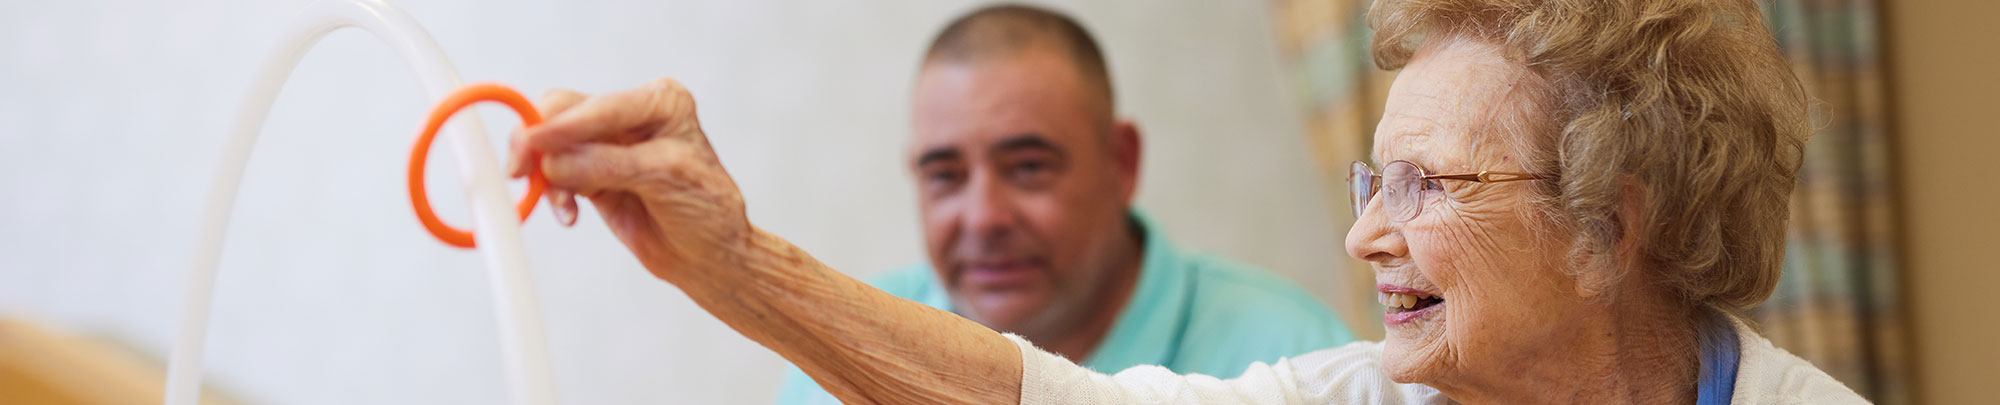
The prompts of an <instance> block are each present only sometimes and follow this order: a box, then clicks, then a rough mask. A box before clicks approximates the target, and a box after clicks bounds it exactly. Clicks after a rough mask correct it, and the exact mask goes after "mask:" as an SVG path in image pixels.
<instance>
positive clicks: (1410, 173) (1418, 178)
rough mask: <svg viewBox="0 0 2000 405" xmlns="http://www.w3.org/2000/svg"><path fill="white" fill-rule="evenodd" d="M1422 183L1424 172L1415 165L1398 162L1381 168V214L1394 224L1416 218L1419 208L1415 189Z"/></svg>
mask: <svg viewBox="0 0 2000 405" xmlns="http://www.w3.org/2000/svg"><path fill="white" fill-rule="evenodd" d="M1423 181H1424V170H1423V169H1419V168H1417V165H1416V164H1415V163H1410V162H1407V161H1401V160H1398V161H1394V162H1389V165H1387V166H1382V195H1381V197H1380V198H1382V199H1383V200H1382V209H1383V211H1382V213H1383V214H1387V215H1389V220H1391V221H1395V222H1402V221H1408V220H1410V219H1411V218H1416V217H1417V211H1418V210H1419V209H1420V208H1421V205H1418V204H1417V191H1418V190H1417V187H1418V186H1420V185H1422V183H1423Z"/></svg>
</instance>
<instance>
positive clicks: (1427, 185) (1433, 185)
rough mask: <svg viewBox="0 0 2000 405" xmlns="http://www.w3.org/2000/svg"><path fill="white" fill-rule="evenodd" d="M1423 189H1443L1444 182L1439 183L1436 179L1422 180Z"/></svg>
mask: <svg viewBox="0 0 2000 405" xmlns="http://www.w3.org/2000/svg"><path fill="white" fill-rule="evenodd" d="M1423 189H1424V190H1443V189H1444V184H1443V183H1439V182H1438V181H1437V180H1424V185H1423Z"/></svg>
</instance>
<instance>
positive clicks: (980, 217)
mask: <svg viewBox="0 0 2000 405" xmlns="http://www.w3.org/2000/svg"><path fill="white" fill-rule="evenodd" d="M998 180H999V179H996V178H994V176H983V175H976V176H974V178H973V179H972V184H970V186H971V190H968V191H970V192H971V194H972V195H970V196H969V197H972V198H970V199H968V201H966V203H967V204H966V207H965V217H964V221H965V223H964V225H965V227H966V228H967V230H969V231H972V232H973V233H975V234H978V235H979V236H982V237H988V238H991V237H997V236H1002V235H1005V234H1007V233H1008V232H1010V231H1011V230H1012V229H1013V228H1014V225H1015V221H1016V220H1017V219H1019V214H1020V212H1019V211H1018V210H1017V207H1016V206H1015V205H1014V199H1013V198H1014V195H1013V193H1012V192H1011V190H1008V189H1007V187H1006V184H1004V183H1003V182H1001V181H998Z"/></svg>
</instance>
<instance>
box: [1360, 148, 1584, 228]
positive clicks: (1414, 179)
mask: <svg viewBox="0 0 2000 405" xmlns="http://www.w3.org/2000/svg"><path fill="white" fill-rule="evenodd" d="M1545 178H1548V176H1543V175H1539V174H1533V173H1517V172H1496V171H1480V172H1478V173H1459V174H1431V173H1430V172H1428V171H1425V170H1424V168H1422V167H1418V166H1417V164H1416V163H1410V161H1407V160H1398V161H1394V162H1389V164H1387V165H1383V166H1382V174H1375V171H1374V170H1372V169H1370V168H1369V167H1368V164H1367V163H1361V162H1354V164H1353V165H1349V166H1348V169H1347V196H1348V197H1349V199H1350V200H1351V202H1352V203H1353V204H1354V217H1355V218H1360V217H1361V214H1363V213H1366V212H1367V211H1368V200H1371V199H1374V198H1375V194H1376V193H1377V192H1381V193H1382V198H1383V200H1382V208H1383V209H1385V210H1387V211H1384V212H1383V214H1386V215H1388V216H1389V221H1390V222H1394V223H1401V222H1406V221H1409V220H1411V219H1415V218H1416V217H1417V214H1418V213H1421V212H1423V209H1424V208H1423V204H1422V201H1418V200H1419V198H1418V194H1417V192H1419V191H1423V187H1424V186H1426V185H1431V180H1463V181H1476V182H1480V183H1505V182H1510V181H1525V180H1541V179H1545Z"/></svg>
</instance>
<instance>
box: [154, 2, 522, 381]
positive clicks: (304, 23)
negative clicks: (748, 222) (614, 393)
mask: <svg viewBox="0 0 2000 405" xmlns="http://www.w3.org/2000/svg"><path fill="white" fill-rule="evenodd" d="M292 27H296V28H294V30H293V31H291V32H289V33H287V34H286V36H284V37H282V40H283V42H281V43H280V44H279V46H278V48H277V49H276V50H275V51H274V52H272V53H271V55H270V57H268V58H267V59H265V60H264V65H263V68H262V70H260V71H258V73H257V81H256V82H255V84H252V85H251V87H250V93H249V97H247V98H246V99H245V100H244V103H243V105H242V107H241V108H242V109H241V110H240V112H239V113H238V114H237V119H236V124H235V126H234V127H232V128H231V129H230V133H231V135H230V138H229V144H228V146H227V148H228V149H227V150H225V151H224V152H223V156H222V167H221V170H219V171H217V173H216V177H215V183H214V184H215V188H214V189H213V190H212V191H211V194H209V198H208V208H207V211H206V213H205V214H204V217H205V219H204V222H203V224H204V225H203V228H202V234H201V239H200V242H199V243H200V245H199V246H198V247H197V248H196V251H195V260H194V266H193V268H192V269H190V270H189V272H188V287H187V295H186V296H185V297H184V298H183V299H184V300H185V301H183V303H182V307H181V322H180V331H179V333H178V335H176V336H175V340H174V347H173V352H172V354H171V355H170V357H169V360H168V366H167V390H166V398H165V402H166V404H168V405H193V404H195V403H197V401H199V400H200V399H201V374H202V349H203V346H204V345H205V343H206V341H207V339H206V337H207V335H208V315H209V307H210V306H211V301H212V300H213V298H214V288H215V273H216V265H217V262H218V261H219V260H220V259H221V256H222V243H223V240H224V236H225V233H226V232H227V231H228V228H229V218H230V212H231V210H232V209H233V208H234V205H235V202H236V192H237V190H238V189H239V188H240V186H241V183H242V180H243V169H244V166H246V165H247V164H248V163H249V161H250V149H251V147H252V146H254V145H255V144H256V141H257V133H258V131H259V130H260V129H261V128H262V127H263V125H264V118H265V116H266V115H267V114H268V113H269V112H270V111H271V103H272V102H273V100H275V99H277V96H278V89H279V88H281V87H283V86H284V83H285V80H286V79H287V78H289V77H290V76H291V73H292V68H294V67H296V66H298V63H299V59H300V58H302V57H304V56H305V54H306V51H308V50H310V49H311V47H312V46H313V45H314V44H317V43H319V40H320V38H324V37H326V34H328V33H331V32H333V31H335V30H339V29H341V28H347V27H359V28H361V29H363V30H366V31H368V32H369V33H371V34H374V35H375V37H376V38H378V39H381V40H382V42H385V43H387V44H388V45H389V46H390V47H393V48H395V51H396V54H397V55H399V56H402V58H403V62H405V63H407V64H409V66H410V68H411V69H412V70H414V71H415V72H416V74H417V78H418V79H419V81H420V82H422V83H423V85H424V90H425V91H426V92H427V93H428V94H429V96H430V97H431V99H432V100H438V99H442V98H444V96H445V95H446V94H449V93H450V92H451V91H452V90H455V89H457V88H458V87H459V85H460V82H459V78H458V70H457V69H455V68H453V67H452V65H451V62H450V61H449V60H446V59H445V56H444V51H442V50H440V49H439V48H438V45H437V41H435V40H432V39H431V36H430V34H428V33H426V32H424V29H423V27H421V26H418V25H417V22H416V20H415V19H412V18H410V16H409V15H408V14H404V13H403V11H402V10H399V9H397V8H395V7H393V6H390V5H389V4H388V3H385V2H383V1H381V0H326V1H320V2H316V3H314V4H312V5H311V6H309V7H308V8H307V10H306V12H305V13H304V14H303V15H301V16H300V17H299V19H298V21H297V23H295V24H293V25H292ZM460 114H464V115H468V116H469V119H463V120H461V122H460V123H459V124H457V125H455V126H454V127H453V129H454V131H452V132H450V133H448V134H446V137H447V138H449V139H450V140H451V143H452V146H453V147H454V149H455V151H456V152H457V155H458V156H457V157H458V159H457V161H458V172H459V176H460V177H461V178H462V180H463V181H464V183H465V184H467V190H466V194H467V197H468V198H467V199H468V200H470V201H471V202H472V213H473V221H474V223H475V224H476V225H475V226H474V228H473V230H472V232H473V236H474V238H475V239H477V240H478V241H479V254H480V256H482V257H483V258H484V259H485V262H486V269H487V272H488V279H489V280H490V281H491V282H490V287H491V288H492V289H493V307H494V311H495V315H497V316H498V318H499V321H500V347H501V349H502V350H503V351H504V352H505V357H504V361H505V364H506V376H507V383H508V387H509V394H510V396H511V397H512V398H513V400H514V402H515V403H523V404H547V403H554V402H555V388H554V385H555V384H554V382H553V381H552V377H551V375H550V371H549V355H548V349H547V347H548V345H547V337H546V336H545V335H544V334H543V329H542V319H541V310H540V307H539V306H537V304H536V301H535V293H534V286H533V285H532V279H530V278H529V275H528V260H527V259H528V258H527V255H526V254H524V253H523V251H522V249H521V233H520V228H519V227H518V225H516V224H517V223H518V221H519V219H517V218H516V217H515V215H516V212H515V211H514V206H513V203H512V202H511V201H509V197H508V195H507V184H506V181H505V177H504V176H502V174H501V172H500V166H499V163H498V161H497V159H496V158H495V157H494V153H493V148H492V147H491V145H489V144H488V142H487V141H486V129H485V127H484V126H483V125H480V120H479V117H478V115H476V114H474V113H473V112H472V111H470V110H467V111H463V112H461V113H460Z"/></svg>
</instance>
